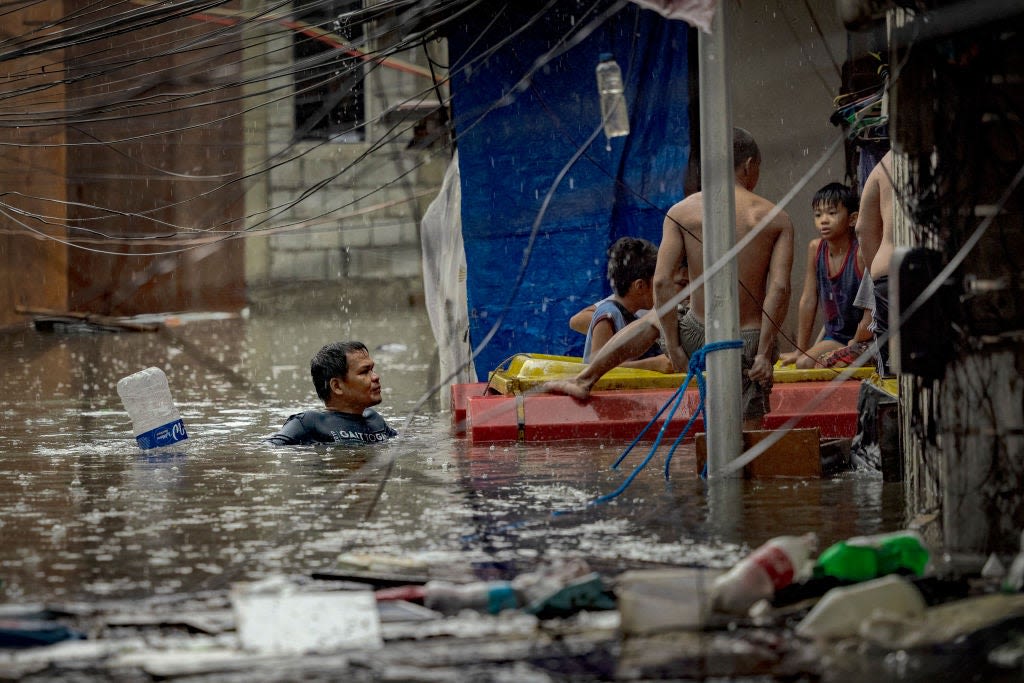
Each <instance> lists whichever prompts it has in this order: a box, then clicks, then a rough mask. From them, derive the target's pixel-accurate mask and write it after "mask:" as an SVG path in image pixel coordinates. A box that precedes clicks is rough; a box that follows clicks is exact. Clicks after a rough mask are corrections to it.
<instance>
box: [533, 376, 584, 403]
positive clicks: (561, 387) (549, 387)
mask: <svg viewBox="0 0 1024 683" xmlns="http://www.w3.org/2000/svg"><path fill="white" fill-rule="evenodd" d="M538 389H539V391H541V392H544V393H547V394H564V395H565V396H572V397H573V398H575V399H577V400H580V401H586V400H587V399H588V398H590V388H589V387H585V386H583V385H582V384H580V383H579V382H578V381H577V380H574V379H558V380H552V381H551V382H545V383H544V384H541V385H540V387H539V388H538Z"/></svg>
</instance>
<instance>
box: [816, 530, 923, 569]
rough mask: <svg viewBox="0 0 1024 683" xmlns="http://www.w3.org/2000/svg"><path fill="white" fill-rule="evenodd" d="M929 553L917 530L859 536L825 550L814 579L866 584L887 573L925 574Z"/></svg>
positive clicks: (818, 561) (818, 560)
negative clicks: (822, 577)
mask: <svg viewBox="0 0 1024 683" xmlns="http://www.w3.org/2000/svg"><path fill="white" fill-rule="evenodd" d="M928 559H929V553H928V549H927V548H926V547H925V545H924V541H923V540H922V539H921V536H920V535H919V534H918V533H917V532H915V531H897V532H894V533H891V534H879V535H876V536H857V537H854V538H850V539H847V540H845V541H839V542H838V543H835V544H833V545H831V546H829V547H828V548H826V549H825V551H824V552H822V553H821V555H819V556H818V559H817V561H816V562H815V564H814V575H815V576H832V577H835V578H837V579H842V580H844V581H867V580H869V579H874V578H878V577H879V576H885V575H887V574H895V573H897V572H904V573H905V572H910V573H913V574H915V575H917V576H921V575H922V574H924V570H925V567H926V566H927V565H928Z"/></svg>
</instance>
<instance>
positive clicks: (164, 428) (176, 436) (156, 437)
mask: <svg viewBox="0 0 1024 683" xmlns="http://www.w3.org/2000/svg"><path fill="white" fill-rule="evenodd" d="M187 438H188V433H187V432H186V431H185V423H184V422H182V421H181V420H180V419H178V420H175V421H174V422H168V423H167V424H165V425H160V426H159V427H157V428H156V429H151V430H149V431H148V432H146V433H145V434H139V435H137V436H136V437H135V440H136V441H138V442H139V448H143V449H150V448H161V447H162V446H170V445H171V444H174V443H178V442H179V441H184V440H185V439H187Z"/></svg>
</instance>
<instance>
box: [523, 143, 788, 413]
mask: <svg viewBox="0 0 1024 683" xmlns="http://www.w3.org/2000/svg"><path fill="white" fill-rule="evenodd" d="M733 161H734V162H735V163H734V168H735V174H736V175H735V177H736V187H735V193H736V241H737V242H738V241H740V240H741V239H743V238H744V237H746V236H747V235H748V234H749V233H750V232H751V231H752V230H753V229H754V228H755V227H756V226H757V225H758V223H759V222H760V221H761V220H762V219H763V218H765V216H767V214H768V213H769V212H771V211H772V210H773V209H774V208H775V206H774V205H773V204H772V203H771V202H769V201H768V200H767V199H764V198H762V197H759V196H757V195H756V194H754V193H753V189H754V187H755V186H756V185H757V181H758V178H759V176H760V170H761V153H760V151H759V150H758V147H757V143H756V142H755V141H754V138H753V137H752V136H751V135H750V133H748V132H747V131H745V130H743V129H742V128H735V129H734V131H733ZM703 222H704V202H703V197H702V193H700V192H698V193H696V194H693V195H690V196H689V197H687V198H686V199H684V200H683V201H681V202H679V203H678V204H676V205H675V206H673V207H672V208H671V209H670V210H669V212H668V216H666V218H665V222H664V225H663V228H662V240H661V245H660V246H659V247H658V265H657V267H656V269H655V272H654V303H655V309H656V310H655V311H652V312H651V313H649V314H648V315H647V316H645V317H644V318H641V319H640V320H637V321H635V322H633V323H631V324H630V325H627V326H626V327H625V328H623V329H622V330H620V331H619V332H618V333H616V334H615V336H613V337H612V338H611V339H610V340H609V342H608V343H607V344H606V345H605V346H604V348H602V349H601V352H600V353H599V354H598V355H597V356H596V357H594V359H593V360H592V361H591V363H590V365H588V366H587V367H586V368H585V369H584V370H583V371H582V372H581V373H580V374H579V375H577V376H576V377H574V378H573V379H571V380H567V381H559V382H549V383H547V384H545V385H544V386H543V390H545V391H549V392H552V393H562V394H568V395H570V396H574V397H576V398H579V399H586V398H587V397H588V396H589V395H590V390H591V389H592V388H593V386H594V384H595V383H596V382H597V380H598V379H600V378H601V376H603V375H604V374H605V373H606V372H608V370H611V369H612V368H614V367H616V366H618V365H619V363H620V362H621V360H622V359H624V358H626V357H629V356H628V353H630V352H632V351H633V349H634V348H635V347H637V346H641V345H642V344H644V343H648V344H649V343H650V342H649V341H647V339H648V338H649V337H650V336H651V335H653V336H657V329H658V324H659V323H660V327H661V330H662V333H663V335H664V343H665V351H666V353H667V354H668V356H669V358H670V359H671V360H672V364H673V366H674V367H675V369H676V370H677V371H682V370H684V369H686V367H687V364H688V362H689V356H690V354H692V353H693V352H694V351H696V350H697V349H699V348H700V347H701V346H703V345H704V296H703V288H697V289H695V290H694V292H693V293H692V295H691V298H690V301H691V308H690V310H689V312H687V313H685V314H684V315H683V316H681V317H680V315H679V311H678V308H677V307H676V306H666V302H669V301H670V300H672V299H673V298H674V297H675V296H676V295H677V294H678V293H679V292H680V291H681V290H682V286H681V284H680V283H681V279H680V277H679V272H680V267H681V265H683V264H685V265H686V266H687V268H688V275H689V277H691V278H697V277H699V276H700V275H701V274H702V273H703V271H704V267H703V248H702V246H701V238H702V235H703ZM792 267H793V224H792V221H790V219H789V216H788V215H787V214H786V213H785V212H784V211H780V212H779V213H778V214H777V215H776V216H775V217H774V218H772V219H771V220H770V221H769V222H768V223H767V224H766V225H765V226H764V227H763V228H762V229H761V230H760V231H759V232H758V234H757V236H755V237H754V238H753V240H752V241H751V242H750V243H749V244H748V245H747V246H746V247H744V248H743V249H742V250H741V251H740V253H739V255H738V257H737V273H738V276H739V281H740V301H739V317H740V328H741V329H740V334H741V336H742V338H743V370H744V373H743V382H742V383H743V423H744V428H745V429H760V428H761V419H762V418H763V417H764V414H765V413H767V412H768V410H769V406H768V398H769V395H770V393H771V384H772V372H773V365H774V362H775V357H776V355H777V353H778V351H777V348H776V344H775V340H776V336H777V334H778V327H777V325H778V324H781V322H782V321H783V320H784V319H785V317H786V311H787V309H788V308H789V292H790V282H789V280H790V273H791V270H792ZM662 309H665V310H664V314H663V315H662V316H661V318H660V320H658V318H657V311H658V310H662Z"/></svg>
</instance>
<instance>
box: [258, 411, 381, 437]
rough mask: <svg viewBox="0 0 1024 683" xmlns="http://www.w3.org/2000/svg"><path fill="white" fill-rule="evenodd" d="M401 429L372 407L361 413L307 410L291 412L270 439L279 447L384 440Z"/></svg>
mask: <svg viewBox="0 0 1024 683" xmlns="http://www.w3.org/2000/svg"><path fill="white" fill-rule="evenodd" d="M393 436H398V432H396V431H395V430H394V429H392V428H391V427H389V426H388V423H387V422H385V421H384V418H383V417H381V416H380V414H379V413H378V412H377V411H376V410H374V409H373V408H367V409H366V411H365V412H364V413H363V414H362V415H354V414H352V413H337V412H334V411H333V410H308V411H306V412H304V413H298V414H296V415H292V416H291V417H289V418H288V420H287V421H286V422H285V423H284V426H283V427H281V429H280V431H278V432H277V433H276V434H274V435H273V436H271V437H270V438H269V439H267V441H269V442H270V443H273V444H276V445H278V446H306V445H309V444H314V443H381V442H384V441H387V440H388V439H390V438H391V437H393Z"/></svg>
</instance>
